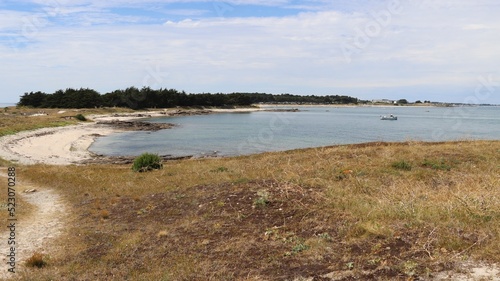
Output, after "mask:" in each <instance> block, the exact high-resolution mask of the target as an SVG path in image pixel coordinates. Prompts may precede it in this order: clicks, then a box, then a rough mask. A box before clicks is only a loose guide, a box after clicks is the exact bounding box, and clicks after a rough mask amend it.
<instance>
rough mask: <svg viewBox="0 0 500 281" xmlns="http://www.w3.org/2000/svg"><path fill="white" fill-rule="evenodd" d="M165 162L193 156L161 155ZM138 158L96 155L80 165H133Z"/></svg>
mask: <svg viewBox="0 0 500 281" xmlns="http://www.w3.org/2000/svg"><path fill="white" fill-rule="evenodd" d="M159 156H160V158H161V159H162V160H163V161H173V160H184V159H191V158H192V157H193V156H191V155H188V156H172V155H159ZM136 157H137V156H103V155H94V156H93V158H92V159H88V160H84V161H81V162H79V164H105V165H107V164H114V165H129V164H132V163H133V162H134V160H135V158H136Z"/></svg>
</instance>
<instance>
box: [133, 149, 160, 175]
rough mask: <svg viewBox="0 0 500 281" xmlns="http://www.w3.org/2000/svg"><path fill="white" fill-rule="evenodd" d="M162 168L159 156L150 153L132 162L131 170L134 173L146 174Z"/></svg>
mask: <svg viewBox="0 0 500 281" xmlns="http://www.w3.org/2000/svg"><path fill="white" fill-rule="evenodd" d="M161 168H163V163H162V159H161V158H160V156H158V155H156V154H151V153H144V154H142V155H140V156H138V157H137V158H135V160H134V164H133V165H132V170H134V171H136V172H147V171H151V170H158V169H161Z"/></svg>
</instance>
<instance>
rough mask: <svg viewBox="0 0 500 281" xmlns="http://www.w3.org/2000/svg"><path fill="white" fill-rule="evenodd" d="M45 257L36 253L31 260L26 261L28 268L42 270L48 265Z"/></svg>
mask: <svg viewBox="0 0 500 281" xmlns="http://www.w3.org/2000/svg"><path fill="white" fill-rule="evenodd" d="M43 258H44V256H43V255H42V254H41V253H39V252H35V253H34V254H33V255H32V256H31V257H30V258H29V259H27V260H26V266H28V267H38V268H42V267H44V266H46V265H47V262H46V261H44V260H43Z"/></svg>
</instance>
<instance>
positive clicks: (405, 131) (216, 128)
mask: <svg viewBox="0 0 500 281" xmlns="http://www.w3.org/2000/svg"><path fill="white" fill-rule="evenodd" d="M296 108H298V109H299V111H298V112H283V111H276V112H271V111H257V112H250V113H217V114H210V115H198V116H179V117H161V118H152V119H147V120H144V121H148V122H167V123H174V124H176V125H177V126H176V127H174V128H173V129H167V130H161V131H157V132H123V133H116V134H112V135H110V136H106V137H102V138H98V139H97V140H96V142H95V143H94V144H93V145H92V146H91V147H90V150H91V151H92V152H94V153H97V154H103V155H108V156H124V155H127V156H136V155H140V154H142V153H144V152H149V153H156V154H159V155H171V156H195V157H204V156H236V155H248V154H254V153H261V152H269V151H283V150H291V149H298V148H311V147H322V146H332V145H340V144H356V143H365V142H375V141H385V142H394V141H396V142H399V141H432V142H436V141H455V140H500V107H499V106H459V107H407V106H404V107H403V106H401V107H398V106H394V107H392V106H388V107H382V106H376V107H363V106H360V107H328V106H318V107H296ZM268 109H273V108H268ZM277 109H279V110H283V109H284V108H283V107H279V108H277ZM390 114H394V115H395V116H397V117H398V120H396V121H393V120H381V119H380V116H384V115H390Z"/></svg>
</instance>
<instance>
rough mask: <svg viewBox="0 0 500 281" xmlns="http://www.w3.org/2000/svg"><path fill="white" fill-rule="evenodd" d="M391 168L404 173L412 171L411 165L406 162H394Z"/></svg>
mask: <svg viewBox="0 0 500 281" xmlns="http://www.w3.org/2000/svg"><path fill="white" fill-rule="evenodd" d="M391 167H393V168H394V169H397V170H403V171H411V168H412V167H411V164H410V163H408V162H406V161H405V160H400V161H396V162H393V163H392V164H391Z"/></svg>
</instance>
